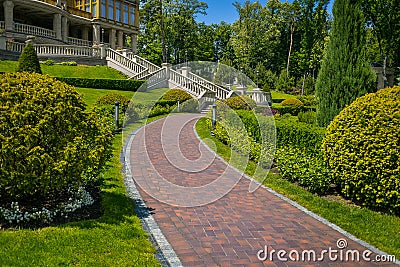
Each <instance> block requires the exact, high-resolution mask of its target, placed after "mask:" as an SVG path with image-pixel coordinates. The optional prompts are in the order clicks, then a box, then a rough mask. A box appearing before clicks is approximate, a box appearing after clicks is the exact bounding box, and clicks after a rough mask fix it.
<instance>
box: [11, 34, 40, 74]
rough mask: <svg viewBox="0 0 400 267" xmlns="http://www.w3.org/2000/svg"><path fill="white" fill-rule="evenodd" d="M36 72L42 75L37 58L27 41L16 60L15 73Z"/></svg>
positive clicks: (29, 42)
mask: <svg viewBox="0 0 400 267" xmlns="http://www.w3.org/2000/svg"><path fill="white" fill-rule="evenodd" d="M23 71H27V72H36V73H40V74H42V69H41V68H40V63H39V58H38V56H37V54H36V51H35V48H34V47H33V44H32V42H31V41H28V42H27V43H26V45H25V47H24V50H22V53H21V55H20V56H19V59H18V68H17V72H23Z"/></svg>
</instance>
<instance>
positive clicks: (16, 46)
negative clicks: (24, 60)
mask: <svg viewBox="0 0 400 267" xmlns="http://www.w3.org/2000/svg"><path fill="white" fill-rule="evenodd" d="M24 47H25V44H22V43H15V42H9V41H7V50H9V51H12V52H18V53H21V52H22V50H23V49H24Z"/></svg>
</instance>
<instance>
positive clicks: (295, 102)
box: [281, 98, 304, 109]
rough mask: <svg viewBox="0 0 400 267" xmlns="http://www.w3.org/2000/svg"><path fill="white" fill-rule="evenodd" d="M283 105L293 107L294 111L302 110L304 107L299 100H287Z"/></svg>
mask: <svg viewBox="0 0 400 267" xmlns="http://www.w3.org/2000/svg"><path fill="white" fill-rule="evenodd" d="M281 105H282V106H288V107H292V108H293V109H300V108H302V107H303V106H304V105H303V102H301V101H300V100H299V99H297V98H287V99H285V100H283V101H282V102H281Z"/></svg>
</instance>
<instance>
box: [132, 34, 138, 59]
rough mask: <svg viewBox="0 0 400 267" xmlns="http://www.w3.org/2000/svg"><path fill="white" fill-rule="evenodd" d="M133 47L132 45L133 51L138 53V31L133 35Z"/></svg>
mask: <svg viewBox="0 0 400 267" xmlns="http://www.w3.org/2000/svg"><path fill="white" fill-rule="evenodd" d="M131 47H132V53H133V54H137V34H136V33H134V34H132V35H131Z"/></svg>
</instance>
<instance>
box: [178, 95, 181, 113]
mask: <svg viewBox="0 0 400 267" xmlns="http://www.w3.org/2000/svg"><path fill="white" fill-rule="evenodd" d="M180 107H181V99H180V98H178V112H180Z"/></svg>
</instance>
